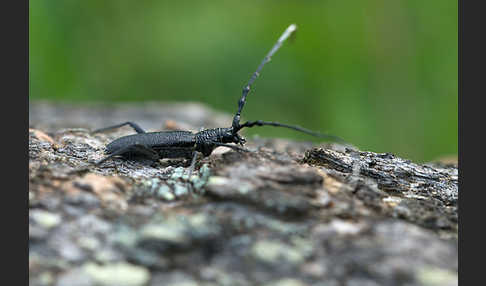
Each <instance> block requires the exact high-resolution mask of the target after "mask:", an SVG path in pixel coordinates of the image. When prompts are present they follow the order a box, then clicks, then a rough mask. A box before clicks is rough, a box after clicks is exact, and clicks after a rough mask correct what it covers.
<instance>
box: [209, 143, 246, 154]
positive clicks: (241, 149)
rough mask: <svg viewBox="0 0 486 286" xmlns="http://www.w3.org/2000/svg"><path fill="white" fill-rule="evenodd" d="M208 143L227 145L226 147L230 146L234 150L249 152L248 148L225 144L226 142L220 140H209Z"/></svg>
mask: <svg viewBox="0 0 486 286" xmlns="http://www.w3.org/2000/svg"><path fill="white" fill-rule="evenodd" d="M210 144H214V145H217V146H223V147H228V148H231V149H233V150H235V151H242V152H250V151H249V150H247V149H245V148H241V147H239V146H236V145H231V144H226V143H221V142H211V143H210Z"/></svg>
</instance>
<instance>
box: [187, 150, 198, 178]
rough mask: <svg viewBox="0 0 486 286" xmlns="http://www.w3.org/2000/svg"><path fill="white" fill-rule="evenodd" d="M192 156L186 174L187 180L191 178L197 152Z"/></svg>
mask: <svg viewBox="0 0 486 286" xmlns="http://www.w3.org/2000/svg"><path fill="white" fill-rule="evenodd" d="M193 154H194V155H193V157H192V161H191V165H190V166H189V170H188V171H187V172H188V178H190V177H191V174H192V171H194V167H195V166H196V160H197V151H194V153H193Z"/></svg>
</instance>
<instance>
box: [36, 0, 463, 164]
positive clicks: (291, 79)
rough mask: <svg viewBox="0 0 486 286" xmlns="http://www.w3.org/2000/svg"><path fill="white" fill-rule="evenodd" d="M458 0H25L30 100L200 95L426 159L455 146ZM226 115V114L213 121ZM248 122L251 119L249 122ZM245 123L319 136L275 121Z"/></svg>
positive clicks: (274, 132)
mask: <svg viewBox="0 0 486 286" xmlns="http://www.w3.org/2000/svg"><path fill="white" fill-rule="evenodd" d="M457 7H458V3H457V1H450V0H429V1H418V0H371V1H360V0H348V1H261V0H260V1H256V0H247V1H111V0H110V1H108V0H104V1H99V0H96V1H94V0H89V1H70V0H64V1H53V0H32V1H30V8H29V10H30V22H29V26H30V31H29V40H30V43H29V44H30V46H29V61H30V63H29V69H30V70H29V73H30V100H36V99H51V100H56V101H70V102H73V101H74V102H82V101H89V102H92V101H99V102H113V101H147V100H149V101H154V100H157V101H199V102H203V103H206V104H208V105H210V106H211V107H213V108H215V109H219V110H221V111H226V112H228V113H234V112H235V111H236V108H237V105H236V103H237V100H238V99H239V97H240V95H241V88H242V87H243V86H244V85H245V83H246V82H247V81H248V79H249V77H250V75H251V73H252V72H253V71H254V70H255V69H256V67H257V66H258V64H259V63H260V61H261V60H262V58H263V56H264V55H265V54H266V53H267V52H268V51H269V49H270V48H271V46H272V45H273V44H274V42H275V41H276V39H278V37H279V36H280V34H281V33H282V32H283V31H284V29H285V28H286V27H287V26H288V25H289V24H291V23H296V24H297V25H298V31H297V34H296V37H295V39H294V41H291V42H290V43H289V42H286V43H285V45H284V46H283V47H282V48H281V49H280V51H279V52H277V54H276V55H275V56H274V57H273V59H272V62H271V63H269V64H267V65H266V66H265V67H264V69H263V71H262V74H261V76H260V78H259V79H258V80H257V81H256V83H255V85H254V86H253V89H252V92H251V93H250V95H249V96H248V101H247V105H246V106H245V109H244V110H243V116H244V118H246V119H248V120H255V119H262V120H272V121H280V122H284V123H290V124H298V125H301V126H305V127H307V128H310V129H314V130H320V131H322V132H328V133H331V134H334V135H338V136H340V137H342V138H344V139H346V140H347V141H349V142H351V143H353V144H354V145H356V146H358V147H359V148H360V149H362V150H370V151H375V152H391V153H394V154H397V155H400V156H403V157H405V158H408V159H412V160H416V161H419V162H424V161H428V160H432V159H436V158H437V157H441V156H446V155H456V154H457V144H458V143H457V141H458V138H457V136H458V135H457V132H458V131H457V121H458V111H457V109H458V105H457V104H458V18H457V15H458V10H457ZM222 125H224V126H229V125H230V122H224V123H222ZM249 131H250V130H249ZM248 133H249V134H259V135H261V136H268V137H274V136H281V137H289V138H295V139H299V140H309V141H311V140H314V139H313V138H309V136H306V135H304V134H300V133H296V132H293V131H290V130H283V129H280V128H271V127H266V128H253V129H252V130H251V132H248Z"/></svg>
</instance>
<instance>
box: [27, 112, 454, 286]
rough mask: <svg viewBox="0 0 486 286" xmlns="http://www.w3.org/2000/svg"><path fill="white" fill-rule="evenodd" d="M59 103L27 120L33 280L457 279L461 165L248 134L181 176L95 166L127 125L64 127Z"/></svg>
mask: <svg viewBox="0 0 486 286" xmlns="http://www.w3.org/2000/svg"><path fill="white" fill-rule="evenodd" d="M46 104H48V103H45V104H44V105H43V106H42V107H41V108H43V109H44V110H46V108H47V109H49V108H51V107H46ZM30 108H31V110H30V113H31V114H40V111H39V110H36V108H37V107H36V104H35V103H33V104H31V106H30ZM69 108H74V107H69ZM76 108H77V109H76V110H77V112H78V115H80V116H79V117H80V118H82V117H83V116H81V115H82V114H83V112H86V115H87V116H88V117H86V118H87V119H85V121H87V120H89V116H91V117H93V118H103V114H102V112H103V107H100V109H99V111H98V112H99V113H96V111H94V109H83V108H82V107H76ZM62 109H63V105H56V112H55V113H53V115H52V117H51V118H50V121H49V122H42V121H37V122H34V121H36V120H42V118H44V117H42V116H37V115H36V116H31V118H30V120H31V128H32V129H31V130H29V274H30V275H29V277H30V284H31V285H123V283H128V282H127V281H131V282H130V283H131V284H126V285H168V284H170V283H174V285H176V284H177V283H193V285H457V262H458V261H457V225H458V220H457V197H458V184H457V175H458V170H457V166H440V165H434V164H416V163H413V162H410V161H408V160H404V159H401V158H399V157H396V156H394V155H392V154H378V153H372V152H363V151H359V150H354V149H346V147H345V146H341V145H337V144H320V145H315V146H313V144H310V143H305V142H294V141H289V140H284V139H261V138H260V139H251V138H249V142H248V144H247V146H246V147H247V148H249V149H250V150H251V151H252V152H250V153H237V152H234V151H232V150H228V149H225V148H221V149H216V151H215V152H214V153H213V154H212V155H211V156H210V157H208V158H204V159H202V160H201V161H200V162H199V163H198V164H197V167H196V171H195V173H194V174H193V176H192V177H191V178H189V179H188V178H185V175H184V171H185V170H186V168H185V167H187V166H188V164H189V162H187V161H185V160H162V161H160V162H156V163H153V162H150V161H124V160H119V159H117V160H113V161H110V162H106V164H105V165H104V166H102V167H91V166H90V162H94V161H97V160H99V159H101V158H102V157H103V156H104V155H103V148H104V146H105V144H106V143H108V142H110V141H111V140H113V139H114V138H116V137H119V136H120V135H126V134H129V133H130V132H131V131H129V129H121V130H120V131H118V132H113V133H107V134H95V135H91V134H89V132H88V130H87V129H79V128H78V129H72V128H77V127H79V126H83V124H86V123H85V121H84V122H79V125H78V124H74V123H73V122H68V121H67V120H65V116H66V114H69V113H68V112H66V111H63V110H62ZM130 110H131V114H137V115H136V116H137V117H138V118H139V119H143V120H149V119H152V118H153V114H152V113H151V112H152V111H150V112H148V113H145V112H146V110H145V109H144V108H137V107H130ZM180 112H181V114H179V115H178V116H180V117H179V118H185V116H186V114H184V108H181V109H180ZM191 112H194V110H191ZM202 113H204V112H202ZM117 114H118V115H117V116H120V114H121V113H117ZM211 114H213V113H212V112H206V116H209V117H210V116H211ZM145 116H146V117H145ZM108 117H109V115H108ZM117 118H118V117H117ZM228 118H229V120H228V121H225V122H226V123H227V124H230V123H231V122H230V121H231V117H230V116H228ZM34 119H35V120H34ZM127 119H130V120H132V119H133V118H125V119H123V120H120V122H122V121H126V120H127ZM100 120H101V119H100ZM201 120H204V122H210V121H211V118H204V119H201ZM109 121H110V122H107V124H108V125H109V124H111V123H113V124H115V123H118V122H114V119H113V118H111V119H110V120H109ZM62 122H68V124H67V125H63V123H62ZM176 122H177V123H176V124H180V123H178V121H176ZM107 124H100V126H92V127H90V128H98V127H102V126H106V125H107ZM157 124H158V126H159V125H160V126H163V124H164V122H163V120H160V121H159V122H157ZM184 124H187V125H190V123H187V122H185V123H182V125H184ZM222 124H224V123H222ZM141 125H142V126H143V124H141ZM219 126H221V125H219ZM144 127H146V126H144ZM199 127H201V126H190V128H192V130H198V129H199ZM205 127H213V126H205ZM216 127H217V126H216ZM62 128H64V129H62ZM66 128H67V129H66ZM261 134H264V131H263V129H262V133H261ZM85 167H88V169H87V170H85V171H84V172H73V171H74V170H77V169H80V168H85ZM42 283H44V284H42ZM83 283H84V284H83ZM279 283H280V284H279ZM285 283H288V284H285Z"/></svg>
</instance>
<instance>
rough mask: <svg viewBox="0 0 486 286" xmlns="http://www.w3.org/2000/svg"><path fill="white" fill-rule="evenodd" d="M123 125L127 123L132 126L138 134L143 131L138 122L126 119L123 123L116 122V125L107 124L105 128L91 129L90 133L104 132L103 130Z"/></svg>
mask: <svg viewBox="0 0 486 286" xmlns="http://www.w3.org/2000/svg"><path fill="white" fill-rule="evenodd" d="M125 125H129V126H130V127H132V128H133V130H135V131H136V132H137V133H139V134H140V133H145V130H143V129H142V128H141V127H140V126H138V124H136V123H133V122H130V121H127V122H124V123H121V124H117V125H113V126H108V127H105V128H100V129H96V130H94V131H91V133H99V132H105V131H108V130H111V129H116V128H120V127H122V126H125Z"/></svg>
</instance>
